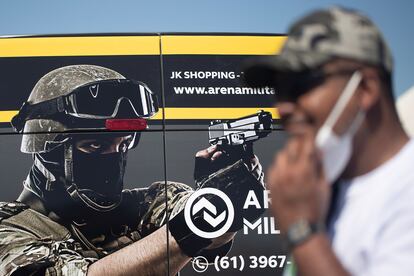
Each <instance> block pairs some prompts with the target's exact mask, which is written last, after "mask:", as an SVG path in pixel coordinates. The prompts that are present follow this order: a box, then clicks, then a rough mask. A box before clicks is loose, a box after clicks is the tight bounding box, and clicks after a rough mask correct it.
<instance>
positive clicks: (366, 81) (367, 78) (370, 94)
mask: <svg viewBox="0 0 414 276" xmlns="http://www.w3.org/2000/svg"><path fill="white" fill-rule="evenodd" d="M360 90H361V91H360V93H361V98H360V105H361V108H362V109H363V110H365V111H366V112H368V111H369V110H370V109H371V108H372V107H373V106H375V105H376V104H377V103H378V102H379V99H380V97H381V79H380V77H379V73H378V71H377V70H375V69H374V68H364V69H363V70H362V81H361V84H360Z"/></svg>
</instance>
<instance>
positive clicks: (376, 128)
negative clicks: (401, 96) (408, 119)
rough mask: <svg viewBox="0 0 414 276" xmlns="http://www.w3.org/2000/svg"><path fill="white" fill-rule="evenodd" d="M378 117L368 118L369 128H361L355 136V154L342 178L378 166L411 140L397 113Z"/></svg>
mask: <svg viewBox="0 0 414 276" xmlns="http://www.w3.org/2000/svg"><path fill="white" fill-rule="evenodd" d="M371 115H372V114H371ZM371 117H372V116H371ZM378 119H379V120H378ZM378 119H377V120H375V118H374V119H373V118H371V120H370V118H368V120H367V124H366V128H367V129H363V130H361V131H360V132H359V133H358V134H359V137H355V138H356V139H355V141H356V142H355V143H354V149H353V155H352V158H351V160H350V162H349V165H348V167H347V168H346V169H345V171H344V173H343V175H342V178H344V179H350V178H354V177H357V176H360V175H363V174H366V173H368V172H370V171H372V170H374V169H376V168H378V167H379V166H381V165H382V164H384V163H385V162H387V161H388V160H390V159H392V158H393V157H394V156H395V155H396V154H397V153H398V152H399V151H400V150H401V149H402V148H403V147H404V146H405V145H406V144H407V142H408V141H409V137H408V135H407V134H406V133H405V131H404V130H403V129H402V127H401V124H400V123H399V121H398V118H397V117H396V115H395V116H393V114H383V115H382V116H379V118H378Z"/></svg>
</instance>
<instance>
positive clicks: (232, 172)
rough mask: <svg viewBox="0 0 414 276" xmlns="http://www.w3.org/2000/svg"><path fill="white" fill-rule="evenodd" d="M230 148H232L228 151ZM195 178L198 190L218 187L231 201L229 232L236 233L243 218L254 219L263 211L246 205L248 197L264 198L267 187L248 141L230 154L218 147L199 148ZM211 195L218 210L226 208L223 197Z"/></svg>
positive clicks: (260, 199)
mask: <svg viewBox="0 0 414 276" xmlns="http://www.w3.org/2000/svg"><path fill="white" fill-rule="evenodd" d="M230 150H233V151H232V152H229V151H230ZM194 177H195V182H196V184H197V186H198V188H199V189H201V188H207V187H211V188H216V189H218V190H221V191H223V192H224V193H225V194H226V195H227V196H228V197H229V198H230V200H231V201H232V203H233V206H234V211H235V219H234V222H233V224H232V227H231V228H230V230H229V231H231V232H235V231H237V230H239V229H240V228H242V227H243V218H245V219H246V220H248V221H249V222H253V221H255V220H256V219H257V218H259V217H260V216H261V215H262V214H263V212H264V209H262V208H256V207H255V206H251V205H249V206H244V205H245V202H246V199H247V197H248V196H249V197H250V198H252V197H255V199H257V200H259V201H262V200H263V191H264V189H265V188H264V182H263V177H264V175H263V171H262V166H261V164H260V162H259V159H258V158H257V156H255V155H254V154H253V147H252V144H247V145H246V148H243V149H242V148H235V149H234V148H228V152H227V153H225V152H223V151H221V150H220V148H219V147H217V146H212V147H210V148H208V149H206V150H204V151H199V152H198V153H197V155H196V160H195V170H194ZM253 193H254V194H253ZM208 197H209V195H206V198H208ZM210 198H211V199H210V200H211V201H212V203H213V204H214V205H215V206H217V207H218V209H220V208H223V209H224V208H225V206H224V202H223V201H222V200H220V199H217V198H216V197H214V196H213V195H211V197H210ZM260 205H261V206H263V204H260ZM245 207H246V208H245Z"/></svg>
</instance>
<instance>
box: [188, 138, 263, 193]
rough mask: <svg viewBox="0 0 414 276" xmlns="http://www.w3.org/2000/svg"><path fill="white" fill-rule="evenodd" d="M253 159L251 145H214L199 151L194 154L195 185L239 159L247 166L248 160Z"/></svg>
mask: <svg viewBox="0 0 414 276" xmlns="http://www.w3.org/2000/svg"><path fill="white" fill-rule="evenodd" d="M254 157H255V156H254V154H253V144H252V143H248V144H246V145H240V146H227V147H222V146H218V145H214V146H210V147H209V148H207V149H204V150H200V151H199V152H197V153H196V156H195V162H194V180H195V183H196V184H197V186H199V183H200V182H201V181H202V180H203V179H205V178H206V177H208V176H209V175H211V174H212V173H214V172H216V171H218V170H220V169H222V168H224V167H227V166H229V165H231V164H234V163H235V162H237V161H238V160H240V159H242V160H243V161H244V162H245V163H246V164H249V163H250V159H253V158H254Z"/></svg>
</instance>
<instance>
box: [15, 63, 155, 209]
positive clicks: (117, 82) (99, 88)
mask: <svg viewBox="0 0 414 276" xmlns="http://www.w3.org/2000/svg"><path fill="white" fill-rule="evenodd" d="M157 111H158V104H157V98H156V96H155V94H153V93H152V91H151V90H150V89H149V88H148V87H147V86H146V85H145V84H144V83H142V82H139V81H135V80H129V79H127V78H125V77H124V76H123V75H121V74H120V73H118V72H116V71H114V70H111V69H108V68H105V67H101V66H96V65H71V66H66V67H62V68H58V69H56V70H53V71H51V72H49V73H48V74H46V75H45V76H43V77H42V78H41V79H40V80H39V81H38V82H37V84H36V85H35V86H34V88H33V90H32V92H31V94H30V96H29V99H28V101H27V102H25V103H24V104H23V106H22V107H21V109H20V111H19V113H18V114H17V115H16V116H15V117H13V119H12V125H13V127H14V128H15V129H16V130H17V131H18V132H22V133H23V138H22V144H21V151H22V152H25V153H31V154H33V155H34V166H33V167H32V170H31V172H30V174H29V176H28V178H27V179H26V181H25V184H24V185H25V187H26V188H27V189H28V190H29V191H32V192H33V193H35V194H36V195H38V196H39V197H40V198H43V197H49V198H50V197H52V198H61V199H62V200H63V199H65V198H68V196H69V197H70V198H71V202H76V203H79V204H77V206H86V207H88V208H89V209H92V210H94V211H97V212H107V211H110V210H113V209H114V208H116V207H117V206H118V205H119V204H120V202H121V198H122V189H123V175H124V172H125V166H126V158H127V148H123V149H120V150H119V151H117V152H114V153H108V154H102V155H100V154H89V153H84V152H82V151H81V150H78V149H77V148H76V146H75V141H76V140H77V139H79V138H80V137H85V136H84V135H83V134H82V135H79V132H85V131H86V132H90V131H91V130H93V131H95V130H98V131H100V130H103V131H104V132H106V134H105V135H107V134H108V133H107V131H108V130H109V131H112V130H120V131H122V132H121V133H110V134H109V135H111V136H113V135H116V136H118V135H119V136H128V137H129V138H128V149H130V148H132V147H134V146H136V145H137V143H138V140H139V136H140V135H139V132H137V131H139V130H143V129H145V128H146V127H147V125H146V121H145V119H146V118H149V117H151V116H153V115H155V113H156V112H157ZM124 130H126V131H127V132H128V135H125V132H124ZM94 172H96V173H94ZM41 174H42V175H43V176H41ZM62 188H63V189H62ZM62 191H63V193H62ZM46 201H48V200H46ZM55 207H56V208H60V207H59V206H55ZM56 208H54V209H56Z"/></svg>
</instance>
